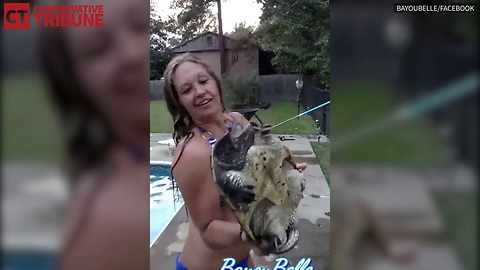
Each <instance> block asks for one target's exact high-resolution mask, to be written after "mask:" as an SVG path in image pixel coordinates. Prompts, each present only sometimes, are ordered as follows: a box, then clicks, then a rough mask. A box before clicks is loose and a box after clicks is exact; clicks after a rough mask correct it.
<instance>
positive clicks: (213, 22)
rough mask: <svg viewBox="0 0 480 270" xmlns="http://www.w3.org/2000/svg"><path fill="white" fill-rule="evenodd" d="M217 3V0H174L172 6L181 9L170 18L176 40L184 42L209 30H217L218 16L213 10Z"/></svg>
mask: <svg viewBox="0 0 480 270" xmlns="http://www.w3.org/2000/svg"><path fill="white" fill-rule="evenodd" d="M216 3H217V1H216V0H173V1H172V4H171V8H172V9H178V10H179V13H178V14H176V15H175V16H171V17H170V18H169V19H170V21H172V22H173V23H172V24H173V25H172V28H173V30H174V31H172V33H175V40H176V41H177V42H179V43H182V42H184V41H187V40H189V39H192V38H194V37H195V36H197V35H199V34H201V33H204V32H207V31H212V32H217V31H218V23H217V17H216V15H215V14H213V12H212V10H211V8H212V7H213V6H215V4H216Z"/></svg>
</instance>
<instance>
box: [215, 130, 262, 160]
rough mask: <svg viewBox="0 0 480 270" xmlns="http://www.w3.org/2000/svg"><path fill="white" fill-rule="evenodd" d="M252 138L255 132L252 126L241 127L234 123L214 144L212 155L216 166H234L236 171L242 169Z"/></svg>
mask: <svg viewBox="0 0 480 270" xmlns="http://www.w3.org/2000/svg"><path fill="white" fill-rule="evenodd" d="M254 138H255V130H254V129H253V127H252V125H250V124H249V125H246V126H244V127H242V126H241V125H240V124H239V123H238V122H234V123H233V125H232V126H231V127H230V128H229V130H228V133H227V134H226V135H225V136H223V138H221V139H220V140H219V141H218V142H217V143H216V144H215V148H214V150H213V155H214V157H215V158H216V164H218V165H220V164H221V165H222V166H223V167H225V166H234V168H237V169H240V168H241V167H243V165H244V164H245V162H246V161H247V151H248V149H250V147H251V146H252V145H253V142H254ZM234 168H230V167H229V169H234ZM224 169H225V168H224Z"/></svg>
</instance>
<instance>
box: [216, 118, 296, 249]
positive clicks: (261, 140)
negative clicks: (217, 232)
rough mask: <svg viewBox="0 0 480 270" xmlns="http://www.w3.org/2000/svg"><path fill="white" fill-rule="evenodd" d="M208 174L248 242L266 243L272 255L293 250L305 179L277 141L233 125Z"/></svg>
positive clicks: (268, 135) (269, 135)
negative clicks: (211, 175)
mask: <svg viewBox="0 0 480 270" xmlns="http://www.w3.org/2000/svg"><path fill="white" fill-rule="evenodd" d="M289 164H290V165H289ZM212 171H213V175H214V178H215V182H216V183H217V186H218V187H219V189H220V193H221V194H222V195H223V196H224V197H225V200H226V201H227V202H228V204H229V205H230V207H231V208H232V209H233V210H234V214H235V215H236V217H237V219H238V221H239V223H240V225H241V226H242V230H243V231H245V233H246V234H247V236H248V238H249V240H250V241H252V242H253V243H256V244H258V243H260V241H261V239H265V240H266V241H267V242H268V243H269V247H270V252H272V253H274V254H281V253H285V252H287V251H289V250H291V249H292V248H293V247H294V246H295V245H296V244H297V242H298V238H299V233H298V230H297V221H296V217H295V212H296V209H297V206H298V204H299V202H300V199H301V198H303V193H302V191H301V190H302V187H303V186H304V185H305V179H304V178H303V176H302V174H301V173H300V172H298V171H297V170H296V164H295V163H294V162H293V159H292V155H291V153H290V151H289V150H288V149H287V148H286V147H284V146H283V145H282V144H281V142H280V141H279V140H278V139H277V138H274V137H273V136H272V135H271V134H269V133H265V132H259V131H256V130H255V129H254V128H253V126H252V125H250V124H249V125H247V126H245V127H243V128H242V127H241V126H240V125H239V124H238V123H236V122H234V123H233V125H232V127H231V128H230V129H229V132H228V133H227V134H226V135H225V136H224V137H223V138H221V139H220V140H219V141H218V142H217V143H216V145H215V147H214V149H213V154H212Z"/></svg>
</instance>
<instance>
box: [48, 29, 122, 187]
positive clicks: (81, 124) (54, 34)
mask: <svg viewBox="0 0 480 270" xmlns="http://www.w3.org/2000/svg"><path fill="white" fill-rule="evenodd" d="M39 38H40V40H39V43H40V44H39V50H40V51H39V55H40V57H41V58H40V61H41V65H42V67H43V70H44V72H45V76H46V79H47V83H48V84H49V85H48V88H49V94H50V95H51V98H52V100H53V102H54V105H55V106H56V108H57V109H58V113H59V115H60V117H61V123H62V125H63V127H64V130H65V132H64V134H65V136H66V144H67V151H66V152H67V153H66V154H67V166H68V168H69V173H70V175H71V177H70V178H71V179H72V180H75V179H77V178H78V177H77V176H78V175H79V173H80V172H81V171H83V170H84V169H88V168H90V167H91V166H94V165H95V164H97V163H99V162H101V161H103V160H104V158H105V155H106V153H107V152H108V150H109V149H110V147H111V146H112V145H113V143H114V136H113V135H114V133H113V131H112V128H111V126H110V125H109V123H108V121H107V120H106V117H105V116H104V115H103V114H102V113H100V110H99V108H98V107H97V106H95V103H94V102H93V101H92V100H91V98H89V97H88V96H87V94H86V91H85V90H84V89H82V85H81V82H80V81H79V79H78V77H77V76H76V73H75V63H74V62H73V60H72V57H71V52H70V51H69V49H68V48H67V44H66V40H65V33H64V29H61V28H52V27H44V28H43V29H42V32H41V35H40V37H39ZM72 184H74V183H72Z"/></svg>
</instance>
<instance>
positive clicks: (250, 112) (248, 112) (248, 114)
mask: <svg viewBox="0 0 480 270" xmlns="http://www.w3.org/2000/svg"><path fill="white" fill-rule="evenodd" d="M270 105H271V104H270V103H269V102H261V103H258V104H257V105H254V106H245V107H237V108H235V109H233V110H232V111H234V112H238V113H241V114H242V115H243V116H244V117H245V118H246V119H247V120H248V121H250V120H251V119H252V118H253V117H255V118H256V119H257V120H258V121H259V122H260V124H261V125H262V126H263V125H264V124H263V122H262V120H261V119H260V117H258V115H257V112H258V111H259V110H260V109H262V110H267V109H268V108H270Z"/></svg>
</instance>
